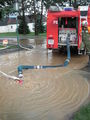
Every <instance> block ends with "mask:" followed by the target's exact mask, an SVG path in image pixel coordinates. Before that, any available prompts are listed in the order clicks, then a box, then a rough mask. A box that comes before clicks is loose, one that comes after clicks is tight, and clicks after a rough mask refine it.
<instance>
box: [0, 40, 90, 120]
mask: <svg viewBox="0 0 90 120" xmlns="http://www.w3.org/2000/svg"><path fill="white" fill-rule="evenodd" d="M21 44H23V45H24V46H26V45H27V44H28V45H32V46H33V49H32V50H30V51H26V50H24V51H19V52H14V53H8V54H4V55H0V70H1V71H3V72H5V73H7V74H10V75H14V76H17V75H18V73H17V66H18V65H21V64H23V65H56V64H62V63H63V62H64V60H65V59H66V54H64V53H60V52H57V51H55V52H52V51H51V50H47V49H46V40H44V39H43V40H42V39H40V38H39V39H30V40H26V41H24V42H22V41H21ZM87 61H88V57H87V56H78V55H72V57H71V62H70V64H69V65H68V67H65V68H54V69H44V70H42V69H40V70H38V69H36V70H23V75H24V82H23V84H22V85H20V84H18V83H17V82H16V81H13V80H10V79H8V78H5V77H4V76H2V75H1V74H0V120H68V118H69V117H70V116H71V115H72V113H74V112H75V111H77V110H78V109H79V107H80V106H81V105H83V104H84V103H85V101H86V100H87V99H88V97H89V92H90V91H89V83H90V82H88V79H87V77H86V74H87V73H86V72H84V71H81V70H80V69H81V68H82V67H84V66H85V65H86V64H87Z"/></svg>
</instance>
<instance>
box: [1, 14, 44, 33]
mask: <svg viewBox="0 0 90 120" xmlns="http://www.w3.org/2000/svg"><path fill="white" fill-rule="evenodd" d="M43 20H44V22H46V17H45V16H43ZM26 22H27V24H28V27H29V30H30V32H34V16H33V15H31V16H26ZM16 23H17V21H16V18H15V17H10V16H9V17H6V18H5V19H4V20H2V21H0V33H6V32H16V28H17V24H16ZM18 23H20V17H19V19H18Z"/></svg>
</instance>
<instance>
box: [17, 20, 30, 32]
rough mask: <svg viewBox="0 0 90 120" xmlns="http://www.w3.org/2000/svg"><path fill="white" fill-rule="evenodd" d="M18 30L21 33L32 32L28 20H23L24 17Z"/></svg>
mask: <svg viewBox="0 0 90 120" xmlns="http://www.w3.org/2000/svg"><path fill="white" fill-rule="evenodd" d="M18 32H19V34H29V33H30V30H29V27H28V25H27V23H26V21H23V19H21V22H20V25H19V27H18Z"/></svg>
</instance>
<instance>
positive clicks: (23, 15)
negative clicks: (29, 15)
mask: <svg viewBox="0 0 90 120" xmlns="http://www.w3.org/2000/svg"><path fill="white" fill-rule="evenodd" d="M21 2H22V19H23V23H25V11H24V0H22V1H21ZM23 33H24V34H25V24H24V25H23Z"/></svg>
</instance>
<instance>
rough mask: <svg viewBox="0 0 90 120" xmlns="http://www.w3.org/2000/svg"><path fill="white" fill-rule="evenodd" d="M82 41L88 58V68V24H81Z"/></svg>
mask: <svg viewBox="0 0 90 120" xmlns="http://www.w3.org/2000/svg"><path fill="white" fill-rule="evenodd" d="M82 41H83V43H84V45H85V49H86V54H87V55H88V56H89V60H88V66H90V33H89V32H88V22H87V21H83V22H82Z"/></svg>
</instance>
